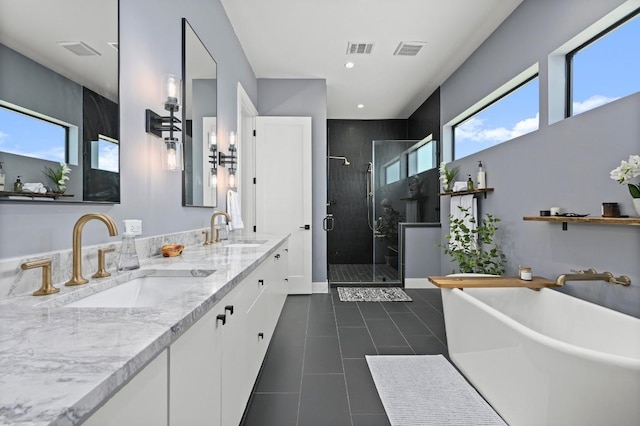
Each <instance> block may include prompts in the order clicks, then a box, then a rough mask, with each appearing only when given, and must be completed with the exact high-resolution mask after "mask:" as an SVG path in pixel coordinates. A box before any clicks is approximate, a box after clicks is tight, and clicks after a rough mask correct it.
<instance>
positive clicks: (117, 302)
mask: <svg viewBox="0 0 640 426" xmlns="http://www.w3.org/2000/svg"><path fill="white" fill-rule="evenodd" d="M180 272H182V273H180ZM213 272H215V270H204V271H202V270H199V271H197V273H195V274H194V273H193V272H192V271H162V272H160V271H151V272H150V273H149V274H148V275H143V276H139V277H137V278H133V279H131V280H129V281H126V282H124V283H122V284H118V285H116V286H115V287H111V288H108V289H106V290H102V291H100V292H98V293H94V294H91V295H89V296H86V297H83V298H82V299H79V300H76V301H73V302H70V303H66V304H64V307H67V308H144V307H156V306H159V305H162V304H163V303H164V302H166V301H167V300H169V299H171V298H173V297H176V296H179V295H180V294H182V293H183V292H184V290H185V289H184V287H185V285H188V284H191V283H193V282H195V281H196V280H200V281H201V280H202V278H203V277H207V276H209V275H211V274H212V273H213ZM160 274H162V275H160Z"/></svg>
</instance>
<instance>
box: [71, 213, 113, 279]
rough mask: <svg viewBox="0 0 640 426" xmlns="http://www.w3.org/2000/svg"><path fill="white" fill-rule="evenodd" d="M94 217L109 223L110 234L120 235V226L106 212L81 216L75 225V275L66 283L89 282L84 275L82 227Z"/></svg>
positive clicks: (73, 253)
mask: <svg viewBox="0 0 640 426" xmlns="http://www.w3.org/2000/svg"><path fill="white" fill-rule="evenodd" d="M92 219H97V220H99V221H101V222H102V223H104V224H105V225H107V229H108V230H109V235H111V236H112V237H115V236H116V235H118V227H117V226H116V224H115V222H114V221H113V219H111V218H110V217H109V216H107V215H106V214H104V213H87V214H85V215H84V216H82V217H80V219H78V221H77V222H76V224H75V225H74V227H73V252H72V255H73V275H72V276H71V279H70V280H69V281H67V282H66V283H65V285H80V284H85V283H88V282H89V281H88V280H87V279H85V278H84V277H83V276H82V228H84V225H85V223H87V222H89V221H90V220H92Z"/></svg>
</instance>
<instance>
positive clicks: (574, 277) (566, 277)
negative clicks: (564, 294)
mask: <svg viewBox="0 0 640 426" xmlns="http://www.w3.org/2000/svg"><path fill="white" fill-rule="evenodd" d="M571 272H573V273H572V274H562V275H560V276H558V278H557V279H556V284H558V285H564V284H565V283H566V282H567V281H606V282H610V283H611V284H620V285H624V286H627V285H630V284H631V278H629V277H627V276H626V275H620V276H619V277H616V276H614V275H613V274H612V273H611V272H603V273H601V274H599V273H598V271H596V270H595V269H593V268H590V269H586V270H583V271H574V270H573V269H572V270H571Z"/></svg>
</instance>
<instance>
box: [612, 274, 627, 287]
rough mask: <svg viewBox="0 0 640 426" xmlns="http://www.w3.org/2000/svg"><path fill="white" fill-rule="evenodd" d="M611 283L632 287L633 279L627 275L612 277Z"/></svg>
mask: <svg viewBox="0 0 640 426" xmlns="http://www.w3.org/2000/svg"><path fill="white" fill-rule="evenodd" d="M609 282H610V283H611V284H620V285H624V286H627V285H631V278H629V277H628V276H626V275H620V276H619V277H611V278H609Z"/></svg>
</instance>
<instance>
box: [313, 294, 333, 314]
mask: <svg viewBox="0 0 640 426" xmlns="http://www.w3.org/2000/svg"><path fill="white" fill-rule="evenodd" d="M309 312H313V313H315V312H333V299H332V298H331V294H329V293H314V294H312V295H311V297H310V298H309Z"/></svg>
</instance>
